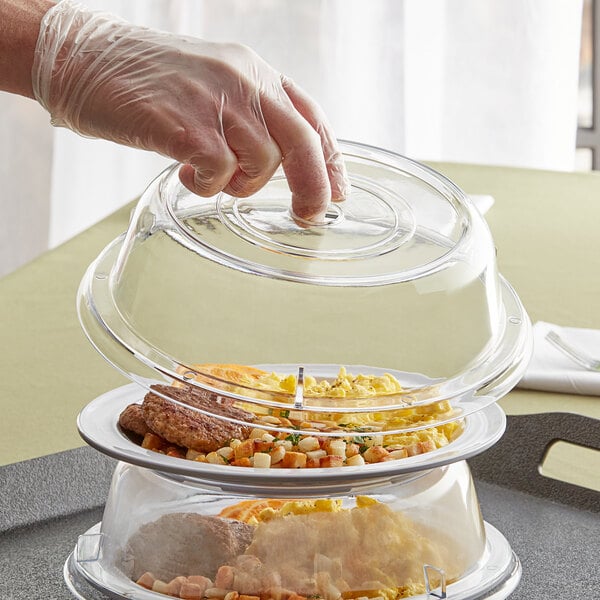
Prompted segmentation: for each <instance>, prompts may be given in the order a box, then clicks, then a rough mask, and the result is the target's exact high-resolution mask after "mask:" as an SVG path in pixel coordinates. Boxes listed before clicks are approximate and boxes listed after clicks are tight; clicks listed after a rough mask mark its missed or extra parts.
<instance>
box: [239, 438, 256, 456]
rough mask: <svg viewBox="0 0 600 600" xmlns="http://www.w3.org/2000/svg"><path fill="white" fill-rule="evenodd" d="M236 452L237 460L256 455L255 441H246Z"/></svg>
mask: <svg viewBox="0 0 600 600" xmlns="http://www.w3.org/2000/svg"><path fill="white" fill-rule="evenodd" d="M234 452H235V459H236V460H239V459H240V458H246V457H250V456H252V454H253V453H254V440H244V441H243V442H242V443H241V444H240V445H239V446H238V447H237V448H235V450H234Z"/></svg>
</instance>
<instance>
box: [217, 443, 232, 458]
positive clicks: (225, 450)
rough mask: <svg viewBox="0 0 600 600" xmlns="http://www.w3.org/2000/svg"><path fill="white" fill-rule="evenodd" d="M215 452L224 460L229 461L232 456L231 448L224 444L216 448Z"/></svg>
mask: <svg viewBox="0 0 600 600" xmlns="http://www.w3.org/2000/svg"><path fill="white" fill-rule="evenodd" d="M217 454H220V455H221V456H222V457H223V458H224V459H225V460H226V461H230V460H231V459H232V458H233V454H234V452H233V448H230V447H229V446H224V447H223V448H219V449H218V450H217Z"/></svg>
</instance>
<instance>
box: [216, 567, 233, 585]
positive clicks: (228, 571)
mask: <svg viewBox="0 0 600 600" xmlns="http://www.w3.org/2000/svg"><path fill="white" fill-rule="evenodd" d="M234 577H235V570H234V568H233V567H232V566H230V565H222V566H220V567H219V569H218V570H217V575H216V577H215V587H216V588H221V589H231V588H232V587H233V580H234Z"/></svg>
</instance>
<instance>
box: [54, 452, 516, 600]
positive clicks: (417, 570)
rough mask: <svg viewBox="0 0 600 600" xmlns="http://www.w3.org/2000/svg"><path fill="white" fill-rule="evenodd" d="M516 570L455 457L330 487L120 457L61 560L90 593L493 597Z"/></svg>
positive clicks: (145, 597)
mask: <svg viewBox="0 0 600 600" xmlns="http://www.w3.org/2000/svg"><path fill="white" fill-rule="evenodd" d="M315 483H316V484H318V482H315ZM519 577H520V564H519V561H518V559H517V558H516V556H515V555H514V553H513V552H512V550H511V549H510V546H509V544H508V543H507V541H506V540H505V539H504V537H503V536H502V535H501V534H500V533H499V532H498V531H496V530H495V529H494V528H493V527H492V526H490V525H488V524H486V523H484V522H483V520H482V518H481V513H480V510H479V504H478V501H477V496H476V493H475V489H474V486H473V481H472V479H471V475H470V472H469V469H468V467H467V464H466V463H465V462H464V461H461V462H456V463H453V464H451V465H448V466H446V467H440V468H438V469H432V470H428V471H422V472H420V473H413V474H410V475H403V476H396V477H390V478H387V479H373V480H371V481H360V482H359V481H357V482H354V483H352V482H348V483H347V485H346V487H345V489H343V490H338V492H334V493H326V491H324V490H323V489H322V488H320V487H319V486H318V485H299V486H297V487H296V489H294V490H291V489H287V490H286V489H284V490H282V489H281V488H277V487H263V486H260V485H258V486H256V487H255V488H254V490H253V491H248V490H246V489H244V488H241V489H240V488H238V487H237V486H236V485H235V484H226V483H223V484H217V483H214V484H213V485H212V486H207V485H206V484H205V482H199V481H197V480H181V479H179V478H178V479H175V480H174V479H172V478H171V477H170V476H169V475H166V474H163V473H158V472H155V471H151V470H148V469H143V468H140V467H137V466H134V465H129V464H125V463H119V465H118V466H117V468H116V470H115V474H114V476H113V481H112V485H111V490H110V494H109V497H108V501H107V504H106V507H105V511H104V517H103V520H102V523H101V524H99V525H96V526H95V527H93V528H92V529H91V530H89V531H88V532H87V533H86V534H84V535H82V536H80V538H79V540H78V542H77V547H76V548H75V551H74V552H73V554H72V555H71V557H70V558H69V560H68V561H67V563H66V566H65V579H66V581H67V584H68V585H69V587H70V589H71V591H72V592H73V593H74V595H75V596H76V597H78V598H87V599H90V598H94V599H95V600H96V599H97V600H100V599H106V598H108V597H110V598H136V599H137V600H151V599H153V598H156V599H157V600H158V598H161V597H164V596H161V595H159V594H165V595H166V596H170V597H173V596H174V597H178V598H185V599H195V600H201V599H202V598H205V599H207V600H270V599H272V600H308V599H311V598H312V599H315V600H316V599H319V600H355V599H356V600H367V599H369V600H397V599H400V598H408V597H411V598H415V600H417V599H419V598H432V597H437V598H446V597H448V598H453V599H455V600H473V599H475V598H477V599H483V598H495V599H499V598H506V597H507V596H508V595H509V594H510V592H511V591H512V590H513V589H514V588H515V586H516V584H517V583H518V581H519ZM105 594H106V595H105Z"/></svg>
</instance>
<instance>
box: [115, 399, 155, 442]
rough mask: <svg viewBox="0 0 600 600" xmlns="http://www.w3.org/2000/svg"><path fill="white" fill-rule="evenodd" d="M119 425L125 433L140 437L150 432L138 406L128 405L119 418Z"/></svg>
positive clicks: (142, 411) (140, 407)
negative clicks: (128, 432) (129, 432)
mask: <svg viewBox="0 0 600 600" xmlns="http://www.w3.org/2000/svg"><path fill="white" fill-rule="evenodd" d="M119 425H120V426H121V427H122V428H123V429H125V430H126V431H131V432H132V433H135V434H137V435H141V436H144V435H146V434H147V433H150V432H151V431H152V430H151V429H150V427H148V424H147V423H146V419H144V410H143V409H142V406H141V405H140V404H130V405H129V406H128V407H127V408H126V409H125V410H124V411H123V412H122V413H121V415H120V416H119Z"/></svg>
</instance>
